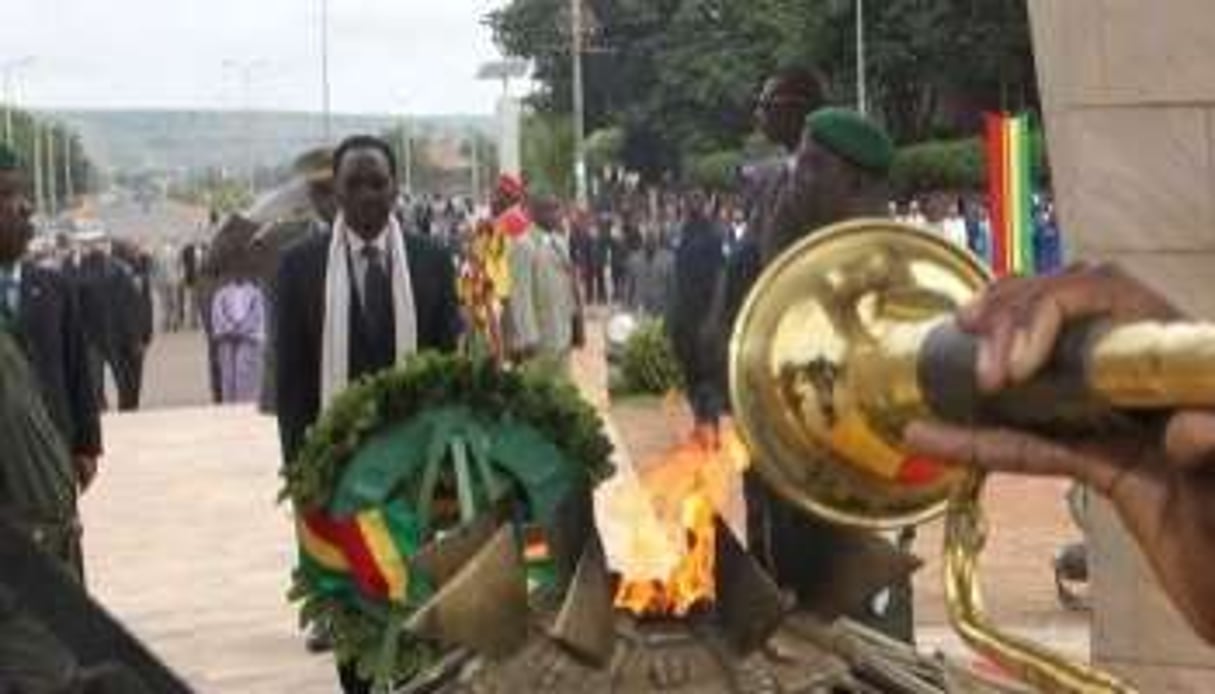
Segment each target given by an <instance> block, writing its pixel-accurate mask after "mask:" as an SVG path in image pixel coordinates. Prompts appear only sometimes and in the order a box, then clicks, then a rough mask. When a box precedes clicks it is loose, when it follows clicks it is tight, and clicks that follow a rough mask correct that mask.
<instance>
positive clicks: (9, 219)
mask: <svg viewBox="0 0 1215 694" xmlns="http://www.w3.org/2000/svg"><path fill="white" fill-rule="evenodd" d="M33 214H34V206H33V205H32V204H30V198H29V192H28V190H27V186H26V182H25V177H24V176H22V175H21V173H20V172H17V171H0V263H3V264H9V263H14V262H16V261H17V260H20V258H21V256H23V255H25V249H26V247H27V246H28V245H29V242H30V239H31V238H33V236H34V224H33V222H32V221H31V217H32V216H33Z"/></svg>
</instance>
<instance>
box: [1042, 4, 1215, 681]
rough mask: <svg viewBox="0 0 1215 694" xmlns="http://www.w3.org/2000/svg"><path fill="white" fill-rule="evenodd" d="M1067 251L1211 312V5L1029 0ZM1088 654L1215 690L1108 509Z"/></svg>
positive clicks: (1102, 518) (1097, 513)
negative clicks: (1118, 268) (1112, 264)
mask: <svg viewBox="0 0 1215 694" xmlns="http://www.w3.org/2000/svg"><path fill="white" fill-rule="evenodd" d="M1028 2H1029V8H1030V19H1031V22H1032V26H1033V38H1034V50H1035V53H1036V59H1037V64H1038V78H1039V82H1040V85H1041V89H1042V100H1043V111H1044V117H1045V122H1046V134H1047V139H1048V143H1049V146H1050V154H1051V164H1052V171H1053V175H1054V187H1055V193H1056V197H1057V200H1058V208H1059V211H1060V214H1061V221H1062V225H1063V226H1062V228H1063V229H1064V230H1065V231H1064V233H1065V234H1066V242H1067V244H1068V250H1069V255H1070V257H1071V258H1072V259H1109V260H1116V261H1118V262H1119V263H1121V264H1122V265H1124V266H1125V267H1127V268H1128V269H1129V270H1130V271H1132V272H1133V273H1134V274H1136V275H1138V276H1140V277H1142V278H1144V279H1145V280H1147V281H1148V282H1150V283H1152V284H1153V285H1155V286H1157V287H1161V288H1163V289H1164V290H1165V291H1166V292H1167V293H1168V294H1169V296H1170V297H1171V298H1172V299H1174V300H1175V301H1176V302H1177V303H1178V304H1180V305H1181V306H1183V307H1184V308H1186V309H1187V310H1190V311H1192V312H1194V313H1195V314H1196V315H1198V316H1202V317H1205V318H1212V317H1215V2H1212V1H1211V0H1166V1H1164V2H1161V1H1160V0H1156V1H1152V0H1028ZM1089 526H1090V538H1091V547H1092V550H1093V553H1092V574H1093V584H1092V589H1093V595H1094V610H1093V617H1094V620H1093V660H1094V662H1095V663H1097V664H1099V665H1101V666H1102V667H1105V668H1107V669H1109V670H1111V671H1113V672H1114V673H1116V674H1118V675H1120V676H1122V677H1124V678H1126V680H1127V681H1129V682H1131V683H1133V684H1134V685H1135V686H1137V687H1138V688H1139V689H1141V690H1142V691H1144V692H1153V693H1156V692H1211V691H1215V648H1211V647H1208V646H1206V645H1205V644H1203V643H1202V642H1201V641H1199V639H1198V638H1197V637H1196V636H1194V635H1193V634H1192V633H1191V631H1190V630H1189V628H1188V627H1187V626H1186V624H1185V623H1184V621H1182V619H1181V617H1180V616H1178V615H1177V613H1176V612H1175V611H1174V610H1173V608H1172V607H1171V606H1170V605H1169V603H1168V601H1167V599H1166V598H1165V597H1164V595H1163V593H1162V592H1161V591H1160V590H1159V588H1158V587H1157V586H1156V584H1155V581H1154V580H1153V578H1152V575H1151V573H1150V571H1149V570H1148V568H1147V566H1146V563H1145V561H1144V559H1143V558H1142V556H1141V555H1140V554H1139V552H1138V550H1137V549H1136V548H1135V547H1134V546H1133V544H1132V543H1131V542H1130V541H1129V539H1128V538H1127V537H1126V535H1125V534H1124V533H1123V532H1122V530H1121V528H1120V526H1119V523H1118V520H1117V518H1116V517H1115V516H1114V514H1113V513H1112V511H1111V510H1110V509H1109V508H1108V507H1107V506H1104V505H1097V506H1096V507H1095V508H1094V509H1093V511H1092V513H1091V514H1090V518H1089Z"/></svg>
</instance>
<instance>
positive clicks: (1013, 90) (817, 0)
mask: <svg viewBox="0 0 1215 694" xmlns="http://www.w3.org/2000/svg"><path fill="white" fill-rule="evenodd" d="M585 7H586V13H585V14H586V15H587V17H588V20H587V28H586V37H585V39H586V40H585V42H584V43H585V46H586V49H585V55H584V68H585V76H586V86H585V96H586V109H587V110H586V119H587V125H588V129H589V130H592V131H593V130H596V129H600V128H604V127H618V128H620V129H621V130H622V132H623V134H624V135H623V142H624V144H623V147H622V158H623V160H624V163H625V164H626V165H627V166H628V167H629V168H631V169H633V170H636V171H639V172H641V173H642V174H643V175H644V176H645V177H646V178H647V179H648V180H650V181H653V180H657V179H659V178H661V177H663V176H665V175H666V174H668V173H670V172H680V171H681V168H682V165H683V163H684V162H686V161H691V160H692V159H694V158H696V157H698V156H703V155H706V154H709V153H712V152H716V151H722V150H728V149H739V148H741V147H742V146H743V145H744V141H745V139H746V138H747V136H748V134H749V133H750V132H751V129H752V128H751V111H752V107H753V99H754V96H755V94H756V92H757V91H758V88H759V86H760V82H761V80H762V79H763V78H764V76H766V75H768V74H770V73H771V72H772V71H773V70H774V69H775V68H777V67H778V66H779V65H782V64H785V63H790V62H802V63H808V64H813V65H817V66H818V68H819V69H820V70H821V71H822V73H823V74H824V76H825V77H826V82H827V86H828V87H829V90H830V92H831V93H832V94H833V95H834V100H835V101H837V102H841V103H852V102H853V100H854V98H855V97H854V89H853V85H854V84H855V81H856V79H855V78H856V66H855V54H854V21H855V15H854V14H853V12H854V2H853V1H852V0H585ZM568 8H569V2H568V0H513V1H512V2H510V3H509V4H507V5H506V6H505V7H504V8H502V9H500V10H498V11H496V12H494V13H492V14H491V15H490V16H489V18H488V22H489V24H490V26H491V27H492V28H493V30H494V35H495V37H496V40H497V42H498V44H499V45H500V47H501V48H502V49H503V51H504V52H505V53H507V54H510V55H517V56H522V57H526V58H530V59H532V60H533V61H534V64H535V66H536V71H535V77H536V79H537V80H538V82H539V83H540V85H541V90H540V92H539V93H538V94H537V96H536V97H535V98H534V99H533V106H535V107H536V108H537V109H538V110H539V111H541V112H547V113H561V114H567V113H569V112H570V110H571V106H570V102H571V73H572V69H571V64H572V61H571V59H570V58H571V48H570V46H571V41H570V30H569V25H570V22H569V14H568ZM866 9H867V21H866V37H867V39H868V43H869V51H868V56H869V58H868V61H867V77H868V78H869V82H870V85H871V94H870V97H871V105H872V106H873V109H874V112H875V113H876V114H878V115H879V117H880V118H882V119H883V120H884V121H885V123H886V125H887V127H888V128H889V129H890V131H891V133H892V134H893V135H894V137H895V138H896V139H897V140H898V141H900V142H913V141H918V140H921V139H924V138H925V137H928V136H948V135H955V134H963V133H968V132H973V130H974V129H975V128H976V127H977V122H975V120H974V117H973V116H974V114H976V113H978V112H979V111H981V110H982V109H995V108H1002V107H1003V108H1032V107H1035V106H1036V105H1037V93H1036V87H1035V78H1034V71H1033V56H1032V51H1031V48H1030V38H1029V23H1028V18H1027V15H1026V11H1025V8H1024V3H1023V2H1021V1H1020V0H883V2H880V3H868V4H867V5H866Z"/></svg>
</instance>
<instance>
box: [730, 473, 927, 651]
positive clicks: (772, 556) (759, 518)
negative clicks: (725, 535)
mask: <svg viewBox="0 0 1215 694" xmlns="http://www.w3.org/2000/svg"><path fill="white" fill-rule="evenodd" d="M744 490H745V494H746V497H747V535H748V536H749V537H750V547H751V552H752V553H753V554H754V555H755V556H756V557H758V558H759V560H760V563H761V564H763V565H764V566H765V567H766V568H767V569H768V571H769V572H770V573H771V574H772V576H773V578H775V579H776V582H777V583H778V584H780V585H781V586H783V587H785V588H787V589H790V590H792V591H793V592H794V593H795V594H796V595H797V597H798V602H800V603H802V604H803V605H807V604H809V605H813V604H815V599H816V598H817V597H819V596H821V595H822V594H823V593H825V592H827V589H828V585H829V584H830V582H831V581H833V580H836V579H837V577H835V576H832V575H831V566H832V557H833V556H839V554H840V553H841V552H845V551H848V550H847V546H848V538H847V536H846V533H848V532H855V531H849V530H845V529H843V528H839V527H837V526H834V525H832V524H830V523H828V522H826V521H823V520H820V519H818V518H816V517H815V516H813V515H811V514H810V513H808V512H807V511H804V510H802V509H800V508H796V507H794V506H793V505H792V504H790V503H789V502H787V501H785V500H784V499H782V498H780V497H778V496H777V495H776V494H774V493H773V492H772V491H770V489H769V488H768V486H767V485H766V484H765V483H764V482H763V480H761V479H760V478H759V476H758V474H756V473H755V472H748V473H747V474H746V475H745V477H744ZM889 598H890V600H889V603H888V606H887V607H886V609H885V611H884V612H883V613H881V614H878V613H877V612H875V611H874V610H873V609H872V608H871V606H869V605H866V606H864V607H862V608H861V609H859V610H857V611H855V612H853V613H851V614H848V615H846V616H847V617H849V618H851V619H853V620H854V621H857V622H860V623H861V624H864V625H865V626H868V627H870V628H872V629H876V630H877V631H880V632H882V633H884V634H886V635H887V636H890V637H893V638H896V639H900V640H902V641H905V642H908V643H910V642H911V641H912V639H913V638H914V632H915V620H914V614H913V611H912V608H913V606H914V603H913V595H912V588H911V580H910V579H907V580H904V581H900V582H898V583H896V584H894V585H892V586H890V588H889Z"/></svg>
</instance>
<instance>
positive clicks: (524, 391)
mask: <svg viewBox="0 0 1215 694" xmlns="http://www.w3.org/2000/svg"><path fill="white" fill-rule="evenodd" d="M611 451H612V447H611V444H610V443H609V442H608V440H607V438H606V437H605V435H604V433H603V425H602V422H601V420H600V419H599V417H598V415H597V414H596V412H595V411H594V409H593V408H592V407H591V406H590V405H588V404H587V403H586V402H585V401H584V400H583V399H582V398H581V397H580V396H579V394H578V392H577V390H576V389H575V388H574V387H573V386H572V385H570V384H568V383H564V382H558V381H556V380H554V379H551V378H546V377H544V376H543V375H541V374H538V373H529V372H526V371H524V372H517V371H506V370H502V369H501V368H499V367H497V366H496V365H494V364H493V363H491V362H489V361H487V360H473V359H469V358H466V357H461V356H441V355H437V354H422V355H418V356H416V357H414V358H413V359H411V360H410V361H409V362H408V363H407V364H406V365H405V366H403V367H401V368H399V369H397V370H394V371H390V372H385V373H383V374H381V375H378V376H376V377H374V378H371V379H368V380H365V381H362V382H360V383H358V384H356V385H354V386H352V387H351V388H349V389H348V390H347V391H346V392H345V393H343V394H342V395H341V396H340V397H339V398H338V399H337V400H335V402H334V403H333V405H332V406H331V407H330V408H329V409H328V410H327V411H326V412H325V413H324V414H323V415H322V416H321V418H320V420H319V421H318V422H317V424H316V425H315V426H314V427H313V428H312V429H311V430H310V431H309V433H308V436H307V439H306V441H305V443H304V445H303V447H302V449H301V452H300V454H299V456H298V458H297V460H296V461H295V463H294V464H293V465H290V466H288V467H287V468H286V469H285V470H284V473H283V476H284V479H285V483H284V488H283V491H282V498H283V499H284V500H290V501H291V502H292V503H293V505H294V507H295V509H296V511H297V516H298V517H299V518H300V519H301V520H300V528H301V530H300V536H301V559H300V563H299V565H298V566H297V567H296V569H295V571H294V572H293V575H292V586H291V590H290V593H289V597H290V599H291V600H292V601H293V602H298V603H299V604H300V623H301V625H302V626H308V625H312V624H316V625H318V626H319V627H321V628H323V629H325V630H327V631H328V633H329V634H330V635H331V637H332V640H333V645H334V650H335V652H336V655H337V658H338V659H339V660H340V661H341V662H354V663H356V665H357V668H358V671H359V673H360V675H362V676H363V677H365V678H367V679H375V680H377V681H380V682H388V681H393V680H403V679H408V678H409V677H410V676H412V675H414V674H416V673H417V672H419V671H421V670H423V669H424V668H426V667H428V666H429V665H431V664H433V663H434V662H435V661H436V660H437V658H438V657H439V656H440V655H441V653H440V651H439V648H438V647H437V646H436V645H434V644H432V643H429V642H426V641H423V640H420V639H417V638H414V637H412V636H410V635H409V634H406V633H402V632H401V630H400V627H399V625H400V624H401V623H402V622H403V621H404V618H405V617H407V616H408V615H409V614H411V613H412V612H413V611H414V610H416V608H417V607H418V606H419V604H420V603H421V602H422V601H424V600H425V599H426V598H427V597H429V596H430V595H431V594H432V593H433V589H434V586H432V585H430V583H429V581H428V580H427V577H426V576H425V575H415V573H414V572H413V571H410V572H409V579H410V580H409V581H408V582H407V585H395V584H394V585H395V587H396V588H398V589H399V590H396V591H392V590H388V589H385V590H384V591H383V592H384V594H382V595H380V594H374V591H370V589H369V588H368V580H370V579H368V580H359V579H360V578H363V579H366V577H365V576H362V575H360V574H359V571H357V568H351V566H346V567H345V569H344V570H345V573H344V572H343V571H341V570H337V569H335V568H334V566H333V565H332V564H329V565H326V563H325V562H324V561H318V560H317V557H323V556H324V555H325V552H317V551H311V552H310V551H309V549H310V548H311V547H310V545H309V543H308V542H307V541H306V540H305V539H303V538H304V536H311V535H312V533H311V532H310V531H309V530H308V529H307V527H306V526H307V525H308V523H309V522H310V520H311V519H314V518H316V519H320V520H319V521H318V523H319V527H323V528H336V529H337V530H335V532H337V531H339V530H341V529H342V528H343V527H347V528H348V527H358V522H357V519H359V518H363V517H364V516H365V515H366V514H374V516H375V520H376V525H377V527H380V528H382V529H383V530H384V531H385V532H387V533H388V534H390V535H392V537H393V539H394V540H395V547H396V549H397V550H399V552H400V555H401V557H400V558H401V560H402V562H403V563H404V564H406V565H408V559H409V557H410V556H412V553H413V552H416V550H417V549H418V548H419V547H420V546H421V545H423V544H425V543H426V542H428V541H430V540H432V539H433V538H434V536H435V532H436V528H438V527H439V526H440V525H441V523H440V522H439V519H440V517H442V516H443V515H444V509H439V508H436V507H434V506H433V505H432V503H433V501H434V498H435V490H436V489H437V488H439V487H442V486H443V484H444V480H445V481H446V482H447V488H448V489H454V490H456V491H458V493H453V494H451V496H452V497H453V499H454V502H453V503H451V504H448V507H449V508H447V509H446V512H447V513H448V514H451V513H455V512H458V514H459V519H458V521H457V522H462V523H468V522H470V521H471V518H472V517H473V516H476V515H478V514H480V513H483V512H486V511H487V510H488V509H489V508H492V507H494V506H495V505H496V504H500V503H501V502H502V501H503V500H504V499H505V500H506V501H507V502H508V503H509V504H510V505H511V506H512V508H513V509H514V510H515V511H516V513H515V514H514V516H513V517H514V518H515V519H516V520H518V521H519V522H521V523H528V524H533V525H535V526H537V527H541V528H547V527H554V524H555V522H556V513H557V509H558V507H559V506H560V504H561V502H562V501H563V500H564V499H565V498H567V497H568V496H569V495H570V494H572V493H576V492H577V491H579V490H589V489H590V488H591V487H592V486H593V485H595V484H597V483H598V482H600V481H602V480H603V479H606V478H607V477H608V476H609V475H610V473H611V471H612V470H611V463H610V455H611ZM360 514H362V515H360ZM447 522H449V523H450V518H449V519H448V520H447ZM343 524H345V525H343ZM362 527H364V528H365V527H366V524H365V523H364V524H363V526H362ZM314 539H315V538H314ZM322 544H323V543H322ZM322 549H323V548H322ZM339 559H340V558H339ZM409 568H411V569H412V568H413V567H409ZM536 575H537V576H538V577H539V580H540V581H541V582H543V581H545V580H551V569H549V570H548V571H546V570H545V568H544V567H538V569H537V574H536ZM373 578H376V577H373ZM389 583H392V582H389ZM377 585H379V587H381V588H385V587H386V585H387V584H384V583H383V582H381V583H380V584H377Z"/></svg>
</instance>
